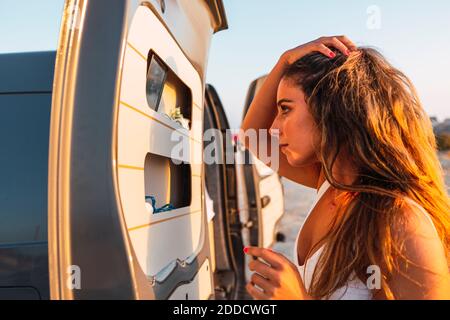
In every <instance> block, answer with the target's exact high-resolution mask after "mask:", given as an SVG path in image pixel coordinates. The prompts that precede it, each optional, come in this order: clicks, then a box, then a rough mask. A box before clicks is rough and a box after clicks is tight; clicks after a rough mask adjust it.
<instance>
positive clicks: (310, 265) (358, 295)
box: [293, 180, 372, 300]
mask: <svg viewBox="0 0 450 320" xmlns="http://www.w3.org/2000/svg"><path fill="white" fill-rule="evenodd" d="M329 186H330V183H329V182H328V181H327V180H325V181H324V182H323V183H322V185H321V186H320V188H319V190H318V191H317V196H316V199H315V200H314V203H313V204H312V205H311V209H309V212H308V214H307V215H306V218H305V222H306V220H307V219H308V217H309V215H310V213H311V211H312V210H313V208H314V207H315V206H316V204H317V202H318V201H319V199H320V198H321V197H322V195H323V194H324V193H325V191H327V189H328V188H329ZM303 225H305V223H303ZM302 228H303V227H302ZM302 228H300V230H299V232H298V233H297V238H296V239H295V245H294V253H293V257H294V264H295V265H296V266H297V268H298V271H299V273H300V276H301V277H302V280H303V283H304V284H305V288H306V290H308V289H309V286H310V284H311V279H312V275H313V272H314V269H315V267H316V264H317V261H318V260H319V257H320V254H321V252H322V251H323V248H324V245H322V246H321V247H320V248H319V249H318V250H317V251H316V252H314V254H313V255H312V256H311V257H309V259H307V260H305V262H304V264H303V265H302V266H300V265H299V262H298V253H297V251H298V250H297V244H298V238H299V236H300V232H301V231H302ZM305 265H306V268H305ZM371 298H372V293H371V291H370V290H369V289H368V288H367V286H366V285H365V284H364V283H363V282H362V281H361V280H360V279H359V278H358V277H356V275H355V273H353V274H352V276H351V277H350V279H349V281H348V282H347V285H346V286H344V287H342V288H339V289H338V290H336V291H335V292H334V293H333V294H332V295H331V297H330V299H332V300H369V299H371Z"/></svg>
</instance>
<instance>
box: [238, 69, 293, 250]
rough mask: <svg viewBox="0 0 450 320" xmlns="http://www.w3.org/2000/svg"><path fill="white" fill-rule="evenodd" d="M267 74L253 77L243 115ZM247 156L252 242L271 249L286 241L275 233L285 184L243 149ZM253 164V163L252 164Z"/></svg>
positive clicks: (250, 235) (245, 171)
mask: <svg viewBox="0 0 450 320" xmlns="http://www.w3.org/2000/svg"><path fill="white" fill-rule="evenodd" d="M264 80H265V77H261V78H258V79H256V80H254V81H253V82H252V83H251V84H250V87H249V89H248V92H247V98H246V101H245V105H244V112H243V118H244V117H245V114H246V113H247V110H248V108H249V106H250V103H251V102H252V100H253V97H254V96H255V94H256V93H257V92H258V90H259V88H260V87H261V85H262V83H263V82H264ZM238 152H242V153H243V155H242V158H243V159H245V164H244V174H245V187H246V191H247V197H248V221H247V222H246V223H245V225H246V226H247V228H248V229H249V243H248V244H249V245H252V246H258V247H264V248H269V247H271V246H272V245H273V244H274V242H275V241H283V240H284V236H283V235H282V234H280V233H276V232H275V230H276V227H277V223H278V221H279V220H280V219H281V217H282V215H283V214H284V195H283V185H282V183H281V180H280V177H279V176H278V173H277V172H275V171H273V170H272V169H271V168H269V167H268V166H266V165H265V164H264V163H263V162H262V161H260V160H259V159H258V158H257V157H256V156H254V155H253V154H252V153H251V152H249V151H248V150H247V149H244V148H242V149H240V150H238ZM252 163H254V165H252Z"/></svg>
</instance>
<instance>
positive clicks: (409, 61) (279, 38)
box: [0, 0, 450, 128]
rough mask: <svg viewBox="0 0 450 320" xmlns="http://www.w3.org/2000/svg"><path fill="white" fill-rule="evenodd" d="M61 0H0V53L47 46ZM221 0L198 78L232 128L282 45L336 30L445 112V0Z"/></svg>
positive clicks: (53, 38)
mask: <svg viewBox="0 0 450 320" xmlns="http://www.w3.org/2000/svg"><path fill="white" fill-rule="evenodd" d="M63 2H64V1H63V0H43V1H36V0H21V1H17V0H0V25H1V28H0V39H1V41H0V53H1V52H12V51H16V52H17V51H35V50H54V49H55V48H56V44H57V40H58V34H59V24H60V21H61V12H62V9H63ZM223 2H224V7H225V11H226V14H227V19H228V24H229V29H228V30H225V31H221V32H219V33H217V34H215V35H214V36H213V39H212V44H211V49H210V52H209V61H208V68H207V78H206V80H207V82H208V83H210V84H212V85H213V86H214V87H215V88H216V90H217V91H218V93H219V95H220V98H221V100H222V103H223V104H224V107H225V110H226V112H227V115H228V118H229V121H230V124H231V126H232V127H233V128H238V127H239V125H240V122H241V119H242V109H243V105H244V100H245V96H246V94H247V89H248V86H249V85H250V83H251V81H252V80H254V79H256V78H258V77H259V76H261V75H264V74H266V73H268V72H269V71H270V69H271V68H272V67H273V65H274V64H275V63H276V61H277V60H278V58H279V56H280V55H281V54H282V53H283V52H284V51H286V50H288V49H291V48H293V47H296V46H298V45H300V44H302V43H306V42H309V41H311V40H314V39H316V38H318V37H320V36H330V35H341V34H344V35H346V36H348V37H349V38H350V39H351V40H353V41H354V42H355V43H356V44H357V45H366V46H372V47H375V48H377V49H378V50H380V51H381V53H382V54H384V55H385V56H386V57H387V59H388V60H389V61H390V62H391V63H392V64H393V65H394V66H395V67H397V68H399V69H400V70H402V71H403V72H404V73H405V74H406V75H407V76H408V77H409V78H410V79H411V80H412V81H413V83H414V84H415V86H416V88H417V90H418V93H419V96H420V98H421V100H422V103H423V106H424V108H425V110H426V112H427V113H428V114H429V115H430V116H437V117H438V119H439V120H440V121H442V120H444V119H445V118H450V1H448V0H432V1H424V0H395V1H392V0H390V1H389V0H378V1H366V0H342V1H338V0H315V1H304V0H277V1H275V0H223ZM17 17H21V19H18V18H17Z"/></svg>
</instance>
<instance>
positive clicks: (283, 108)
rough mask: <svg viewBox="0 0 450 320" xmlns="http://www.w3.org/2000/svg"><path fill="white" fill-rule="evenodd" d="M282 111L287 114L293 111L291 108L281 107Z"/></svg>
mask: <svg viewBox="0 0 450 320" xmlns="http://www.w3.org/2000/svg"><path fill="white" fill-rule="evenodd" d="M280 109H281V113H287V112H288V111H289V110H291V109H290V108H289V107H286V106H283V105H281V106H280Z"/></svg>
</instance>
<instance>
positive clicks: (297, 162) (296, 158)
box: [285, 152, 311, 167]
mask: <svg viewBox="0 0 450 320" xmlns="http://www.w3.org/2000/svg"><path fill="white" fill-rule="evenodd" d="M285 155H286V160H287V161H288V162H289V164H290V165H291V166H293V167H302V166H305V165H310V164H311V159H310V158H309V159H305V157H302V156H300V155H297V154H294V153H292V152H286V153H285ZM308 160H309V161H308Z"/></svg>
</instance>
